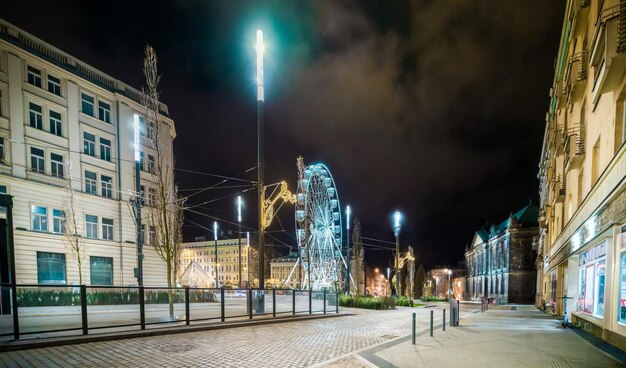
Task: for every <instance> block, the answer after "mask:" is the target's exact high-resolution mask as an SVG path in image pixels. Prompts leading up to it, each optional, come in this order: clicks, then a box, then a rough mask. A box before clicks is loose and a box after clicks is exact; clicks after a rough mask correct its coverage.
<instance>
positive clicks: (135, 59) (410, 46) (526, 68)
mask: <svg viewBox="0 0 626 368" xmlns="http://www.w3.org/2000/svg"><path fill="white" fill-rule="evenodd" d="M121 4H122V3H121V2H120V3H116V2H112V3H110V4H108V5H107V6H101V5H97V6H96V5H95V4H90V3H87V2H65V1H61V2H58V3H55V4H50V8H51V9H57V10H59V11H58V18H57V19H56V20H55V24H58V25H60V26H59V27H58V28H54V29H51V28H50V20H49V18H47V17H46V16H45V14H46V12H45V11H44V12H42V13H41V14H39V15H37V16H32V15H31V12H29V11H27V10H29V9H31V8H33V7H34V8H40V7H41V4H39V3H37V2H35V3H30V2H28V1H23V2H20V3H19V4H16V5H14V6H12V7H11V8H12V9H9V10H7V12H6V17H7V18H6V19H7V20H9V21H12V22H15V23H16V24H17V25H18V26H21V27H23V28H25V29H27V30H29V31H31V32H32V33H34V34H35V35H37V36H39V37H41V38H43V39H44V40H47V41H49V42H50V43H52V44H54V45H57V46H59V48H61V49H63V50H66V51H68V52H69V53H71V54H74V55H76V56H77V57H79V58H81V59H84V60H85V61H86V62H88V63H90V64H92V65H94V66H96V67H98V68H100V69H102V70H104V71H105V72H107V73H109V74H111V75H114V76H116V77H118V78H119V79H122V80H124V81H127V82H129V83H131V84H133V85H135V86H140V85H141V52H142V46H143V44H145V43H146V42H150V43H152V44H154V46H155V47H156V49H157V52H158V53H159V57H160V68H161V70H162V71H163V74H164V75H163V83H162V90H163V100H164V101H165V102H166V103H167V104H168V105H169V106H170V111H171V113H172V115H173V117H174V119H175V120H176V124H177V131H178V134H179V135H178V138H177V140H176V144H175V149H176V155H177V162H178V165H179V166H180V167H184V168H189V169H196V170H199V171H207V172H218V173H223V174H226V175H234V174H237V173H240V172H241V171H243V170H245V169H247V168H249V167H251V166H253V165H254V164H255V162H256V124H255V122H256V105H255V97H254V93H255V92H254V54H253V53H254V49H253V42H254V31H255V29H256V27H262V28H263V29H264V30H265V33H266V38H267V43H268V55H267V58H266V72H267V74H266V77H267V83H266V84H267V103H266V109H267V110H266V121H267V128H266V129H267V131H266V139H265V141H266V145H267V177H268V181H269V182H273V181H277V180H280V179H284V178H285V179H289V180H290V182H291V185H292V187H293V186H295V175H296V173H295V158H296V157H297V156H298V155H299V154H302V155H304V157H305V160H306V161H307V162H314V161H324V162H326V163H327V164H328V166H329V167H330V169H331V171H332V172H333V175H334V177H335V180H336V182H337V184H338V186H339V194H340V196H341V199H342V202H343V203H348V202H349V203H350V204H351V205H352V206H353V208H354V209H355V211H356V215H357V216H358V217H360V218H361V220H362V224H363V231H364V233H365V235H366V236H374V237H384V238H387V239H390V238H391V237H392V234H391V230H390V228H389V215H390V213H391V212H392V211H393V210H394V209H396V208H398V209H401V210H403V211H404V212H405V213H406V217H407V221H408V223H407V224H406V229H407V230H406V232H404V235H403V241H405V242H407V243H411V244H414V245H416V247H417V249H418V253H419V254H420V257H421V259H420V261H421V262H425V263H427V264H431V265H432V264H436V263H442V262H449V263H451V262H453V261H454V260H456V259H461V258H462V251H463V247H464V245H465V243H466V242H469V241H471V237H472V231H473V230H474V229H475V228H476V227H478V226H480V225H483V224H484V223H485V222H486V221H492V222H493V221H499V220H501V218H504V217H506V216H507V215H508V213H509V212H510V211H513V210H516V209H517V207H522V206H523V205H525V204H526V203H527V202H528V200H529V199H530V198H536V192H537V183H536V178H535V176H536V167H537V162H538V157H539V154H540V149H541V139H542V134H543V126H544V120H543V117H544V115H545V110H546V108H547V102H548V100H547V96H546V95H547V91H548V88H549V86H550V84H551V81H552V76H553V69H552V65H553V60H554V57H555V55H556V51H557V47H558V40H559V35H560V29H561V22H562V17H563V12H564V5H565V4H564V1H563V0H558V1H543V0H526V1H520V0H515V1H513V0H512V1H496V0H481V1H475V0H436V1H433V0H414V1H408V0H407V1H401V0H387V1H373V0H367V1H314V2H274V1H267V2H258V1H237V2H233V1H217V2H204V1H185V2H180V1H172V2H166V1H157V2H151V3H150V6H146V5H145V4H141V3H139V2H137V3H136V2H131V3H127V2H126V3H123V4H124V7H123V8H124V9H126V11H124V12H119V11H118V9H119V6H117V5H120V6H121ZM35 5H37V6H35ZM27 14H28V16H26V15H27ZM94 14H98V15H99V16H97V17H96V16H94ZM2 16H3V17H4V16H5V15H4V14H3V15H2ZM133 65H134V66H133ZM250 177H251V178H253V177H254V175H251V176H250ZM178 179H179V181H180V182H181V186H182V187H186V188H190V187H198V186H205V185H207V184H210V181H209V180H208V179H207V178H206V177H198V176H193V175H188V174H179V176H178ZM219 195H221V193H219V194H217V193H215V192H210V193H206V195H199V196H197V197H196V200H197V201H198V202H199V201H202V200H208V199H211V198H216V197H218V196H219ZM246 196H247V198H246V201H247V203H254V196H253V195H252V193H251V192H250V193H247V194H246ZM248 197H249V198H248ZM253 207H254V206H253V205H250V207H249V208H248V209H249V210H250V211H249V212H250V214H249V216H248V219H247V220H248V221H247V222H248V223H250V225H251V226H254V224H255V217H254V214H253V211H254V208H253ZM231 210H232V203H231V202H230V201H229V200H225V201H221V202H219V201H218V202H216V203H214V204H212V205H211V209H209V210H205V212H206V213H209V214H212V215H215V216H218V217H224V218H225V217H228V216H230V215H231ZM282 211H283V212H282V213H281V218H282V220H283V224H284V226H285V228H286V229H288V230H289V229H291V224H292V223H293V221H292V220H291V216H292V213H291V212H290V211H289V210H287V211H285V210H282ZM190 216H191V217H190V218H193V219H194V220H195V221H196V222H204V223H208V220H207V219H205V218H201V217H193V215H190ZM279 228H280V227H279ZM186 230H187V231H186V232H187V235H188V236H192V235H194V234H196V233H199V232H198V230H197V229H194V228H187V229H186ZM284 240H285V241H289V240H290V238H289V237H288V236H287V237H285V238H284ZM377 255H381V253H380V252H374V251H372V252H370V254H369V256H368V257H371V261H376V262H378V263H379V264H381V265H382V264H384V263H386V260H384V258H385V257H386V256H387V254H385V255H384V256H380V257H378V258H377V257H376V256H377Z"/></svg>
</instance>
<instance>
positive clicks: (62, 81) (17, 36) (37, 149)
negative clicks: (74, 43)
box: [0, 20, 175, 286]
mask: <svg viewBox="0 0 626 368" xmlns="http://www.w3.org/2000/svg"><path fill="white" fill-rule="evenodd" d="M139 67H140V66H138V67H137V70H140V69H139ZM140 100H141V98H140V92H139V91H138V90H136V89H134V88H131V87H130V86H128V85H126V84H124V83H123V82H121V81H118V80H115V79H114V78H112V77H110V76H108V75H106V74H104V73H102V72H100V71H98V70H96V69H94V68H92V67H90V66H89V65H87V64H85V63H83V62H82V61H80V60H78V59H76V58H74V57H72V56H71V55H68V54H66V53H64V52H63V51H60V50H58V49H56V48H54V47H53V46H51V45H48V44H46V43H45V42H43V41H41V40H40V39H38V38H36V37H34V36H32V35H30V34H28V33H26V32H24V31H23V30H21V29H19V28H17V27H15V26H13V25H11V24H9V23H7V22H4V21H2V20H0V192H3V193H6V194H8V195H11V196H12V197H13V224H14V247H15V267H16V282H17V283H18V284H78V283H79V275H78V274H79V272H78V266H77V262H76V257H74V256H73V255H72V252H71V251H70V249H69V246H68V243H69V242H68V241H67V240H66V239H65V236H64V233H65V222H66V216H67V208H68V201H69V196H68V193H69V192H70V189H69V188H71V191H72V192H74V193H75V202H74V203H75V206H76V207H75V208H76V211H75V216H74V217H75V218H76V222H77V224H78V234H73V236H75V237H80V238H81V239H82V240H83V241H84V244H85V249H86V251H85V252H86V254H85V259H84V261H83V266H82V267H81V268H82V274H83V284H87V285H136V284H137V280H136V278H135V277H134V268H135V267H137V246H136V242H135V240H136V226H135V223H134V220H133V219H134V215H133V214H132V212H131V211H130V210H129V206H128V204H129V200H130V199H131V198H132V197H134V196H135V195H136V191H135V184H134V183H135V176H134V146H133V133H134V130H133V115H134V114H139V115H140V116H142V115H143V112H144V111H145V109H144V107H143V106H142V105H141V103H140ZM160 110H161V115H160V120H161V121H160V124H163V128H164V129H163V131H166V132H169V133H170V134H169V139H167V144H166V146H165V147H163V149H164V151H166V152H167V154H168V155H170V157H173V156H172V155H173V153H172V141H173V139H174V138H175V130H174V122H173V121H172V120H171V118H170V117H169V116H168V111H167V106H165V105H163V104H161V106H160ZM145 131H146V128H145V127H144V130H143V132H145ZM140 149H141V152H142V157H143V158H144V161H147V162H144V161H142V166H143V169H144V171H143V172H142V175H141V183H142V186H143V187H144V193H148V194H150V193H152V191H151V188H152V185H153V182H152V180H153V178H152V177H151V175H150V173H149V168H150V162H149V160H150V159H151V157H153V155H152V154H151V153H150V145H149V144H147V140H146V139H145V137H143V138H142V145H141V148H140ZM147 210H148V209H146V211H147ZM146 230H147V231H145V232H146V245H145V247H144V266H143V269H144V284H145V285H148V286H149V285H154V286H156V285H167V283H166V274H165V272H164V271H163V270H164V267H163V262H162V261H161V259H160V258H159V257H158V255H157V254H156V252H155V251H154V248H152V247H150V245H149V244H150V243H151V240H150V239H151V238H150V236H151V235H152V234H154V233H155V232H154V231H150V230H153V229H150V228H148V229H146Z"/></svg>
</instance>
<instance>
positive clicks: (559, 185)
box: [552, 175, 565, 203]
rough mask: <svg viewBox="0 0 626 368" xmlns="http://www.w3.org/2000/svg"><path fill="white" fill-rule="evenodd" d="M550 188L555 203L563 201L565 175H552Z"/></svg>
mask: <svg viewBox="0 0 626 368" xmlns="http://www.w3.org/2000/svg"><path fill="white" fill-rule="evenodd" d="M553 178H554V181H553V182H552V190H553V192H554V200H555V202H556V203H563V200H564V199H565V177H564V176H563V175H556V176H554V177H553Z"/></svg>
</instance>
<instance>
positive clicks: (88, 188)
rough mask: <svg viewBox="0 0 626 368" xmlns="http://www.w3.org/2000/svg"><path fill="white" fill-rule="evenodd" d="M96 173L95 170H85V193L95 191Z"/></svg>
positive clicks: (93, 192)
mask: <svg viewBox="0 0 626 368" xmlns="http://www.w3.org/2000/svg"><path fill="white" fill-rule="evenodd" d="M97 180H98V175H97V174H96V173H95V172H91V171H85V193H88V194H96V193H97V184H98V183H97Z"/></svg>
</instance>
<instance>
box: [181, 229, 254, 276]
mask: <svg viewBox="0 0 626 368" xmlns="http://www.w3.org/2000/svg"><path fill="white" fill-rule="evenodd" d="M215 243H216V242H215V241H213V240H203V241H196V242H188V243H183V244H182V245H181V251H180V261H179V272H180V274H179V276H178V280H179V283H180V284H181V285H189V284H188V283H186V282H185V280H184V279H182V278H181V276H182V275H183V274H185V273H186V272H187V271H188V269H189V268H190V267H193V266H194V265H197V266H199V267H200V268H201V269H202V270H203V271H204V273H206V274H207V275H208V276H209V279H210V282H209V284H210V286H211V287H227V288H230V287H235V288H236V287H238V286H239V239H224V240H218V241H217V281H218V282H217V284H216V283H215V273H216V267H215V248H216V246H215ZM249 253H250V245H249V244H248V243H247V240H246V239H245V238H242V239H241V280H242V281H243V282H244V285H246V284H247V283H248V282H249V280H248V277H250V280H252V284H253V285H254V280H255V275H253V274H248V269H249V268H250V269H252V267H253V264H252V262H254V260H253V259H248V254H249Z"/></svg>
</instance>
